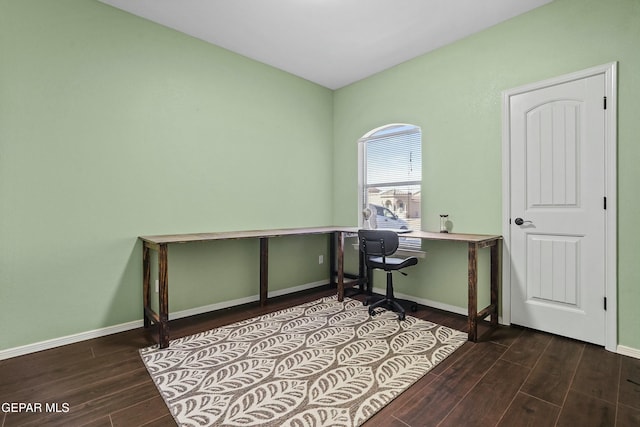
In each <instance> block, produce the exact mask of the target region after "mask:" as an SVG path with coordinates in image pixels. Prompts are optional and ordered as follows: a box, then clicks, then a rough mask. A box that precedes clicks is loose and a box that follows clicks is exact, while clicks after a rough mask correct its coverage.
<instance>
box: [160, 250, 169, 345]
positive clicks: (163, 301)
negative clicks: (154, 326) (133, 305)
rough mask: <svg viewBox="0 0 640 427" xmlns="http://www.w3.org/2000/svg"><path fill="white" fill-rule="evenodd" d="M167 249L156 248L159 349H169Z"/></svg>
mask: <svg viewBox="0 0 640 427" xmlns="http://www.w3.org/2000/svg"><path fill="white" fill-rule="evenodd" d="M167 258H168V247H167V244H166V243H165V244H161V245H159V247H158V279H159V280H158V288H159V289H158V290H159V292H160V293H159V295H158V311H159V313H158V315H159V321H158V342H159V344H160V348H167V347H169V275H168V266H169V263H168V259H167Z"/></svg>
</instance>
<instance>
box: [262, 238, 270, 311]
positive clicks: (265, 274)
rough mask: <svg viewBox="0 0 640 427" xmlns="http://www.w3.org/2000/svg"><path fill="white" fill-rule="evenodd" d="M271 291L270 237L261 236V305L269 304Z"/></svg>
mask: <svg viewBox="0 0 640 427" xmlns="http://www.w3.org/2000/svg"><path fill="white" fill-rule="evenodd" d="M268 292H269V238H268V237H261V238H260V307H264V306H265V305H266V304H267V298H268Z"/></svg>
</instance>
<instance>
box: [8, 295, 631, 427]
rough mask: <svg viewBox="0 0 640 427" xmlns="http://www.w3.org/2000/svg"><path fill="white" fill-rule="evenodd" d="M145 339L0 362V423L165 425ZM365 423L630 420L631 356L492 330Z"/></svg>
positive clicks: (250, 312)
mask: <svg viewBox="0 0 640 427" xmlns="http://www.w3.org/2000/svg"><path fill="white" fill-rule="evenodd" d="M334 293H335V290H330V289H327V288H322V289H318V290H313V291H308V292H305V293H301V294H296V295H290V296H286V297H280V298H277V299H272V300H270V301H269V304H268V307H265V308H260V307H259V305H258V304H250V305H246V306H242V307H236V308H232V309H226V310H222V311H220V312H215V313H208V314H205V315H200V316H194V317H192V318H188V319H180V320H177V321H173V322H171V325H170V330H171V336H172V337H173V338H176V337H179V336H185V335H190V334H193V333H196V332H199V331H203V330H208V329H211V328H214V327H217V326H221V325H224V324H228V323H232V322H236V321H239V320H242V319H246V318H249V317H253V316H256V315H259V314H263V313H266V312H269V311H274V310H278V309H281V308H284V307H288V306H291V305H295V304H299V303H302V302H305V301H310V300H312V299H315V298H319V297H321V296H324V295H331V294H334ZM411 314H412V315H415V316H416V317H420V318H423V319H426V320H431V321H433V322H436V323H440V324H443V325H446V326H450V327H453V328H456V329H459V330H463V331H466V327H467V326H466V318H465V317H463V316H458V315H455V314H450V313H446V312H442V311H439V310H433V309H429V308H426V307H420V309H419V310H418V312H417V313H411ZM153 343H154V338H153V337H152V336H151V335H150V333H149V332H147V331H144V330H143V329H136V330H132V331H128V332H123V333H119V334H115V335H111V336H107V337H102V338H97V339H93V340H88V341H83V342H80V343H76V344H71V345H67V346H64V347H59V348H55V349H51V350H46V351H42V352H39V353H34V354H29V355H25V356H20V357H16V358H12V359H8V360H3V361H0V405H3V406H2V411H0V426H2V427H9V426H85V425H86V426H142V425H144V426H174V425H175V423H174V421H173V418H172V417H171V415H170V414H169V411H168V409H167V407H166V406H165V404H164V402H163V400H162V398H161V397H160V395H159V393H158V391H157V389H156V387H155V385H154V384H153V382H152V381H151V378H150V377H149V375H148V374H147V371H146V369H145V367H144V365H143V364H142V361H141V359H140V356H139V354H138V349H140V348H142V347H146V346H149V345H151V344H153ZM10 403H32V404H38V403H39V404H41V405H42V412H32V413H27V412H22V413H15V412H11V407H10V406H7V404H10ZM46 404H49V405H50V407H49V409H50V410H51V409H52V406H51V405H52V404H58V406H57V408H58V411H59V412H47V411H46V409H47V408H46V406H45V405H46ZM67 408H68V411H67V410H66V409H67ZM32 409H35V410H37V407H35V406H32ZM365 426H367V427H371V426H375V427H377V426H397V427H401V426H456V427H459V426H464V427H466V426H483V427H485V426H505V427H514V426H535V427H542V426H571V427H576V426H580V427H587V426H619V427H622V426H640V360H637V359H633V358H629V357H625V356H621V355H618V354H614V353H610V352H607V351H605V350H604V349H603V348H601V347H597V346H594V345H591V344H585V343H582V342H578V341H574V340H570V339H566V338H561V337H557V336H553V335H549V334H545V333H541V332H536V331H531V330H526V329H518V328H509V327H500V328H499V329H497V330H494V331H491V332H490V333H489V334H487V335H486V338H484V339H483V340H481V342H478V343H470V342H467V343H465V344H464V345H463V346H462V347H461V348H460V349H459V350H457V351H456V352H455V353H454V354H453V355H452V356H450V357H449V358H447V359H446V360H445V361H443V362H442V363H441V364H440V365H438V366H437V367H436V368H435V369H434V370H432V371H431V372H430V373H428V374H427V375H425V376H424V377H423V378H422V379H420V380H419V381H418V382H417V383H416V384H414V385H413V386H412V387H410V388H409V389H408V390H407V391H406V392H404V393H403V394H402V395H400V396H399V397H398V398H396V399H395V400H394V401H393V402H391V404H389V405H388V406H386V407H385V408H384V409H383V410H381V411H380V412H379V413H378V414H376V415H375V416H374V417H373V418H371V419H370V420H369V421H368V422H367V423H366V424H365Z"/></svg>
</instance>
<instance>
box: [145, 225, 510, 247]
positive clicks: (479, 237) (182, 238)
mask: <svg viewBox="0 0 640 427" xmlns="http://www.w3.org/2000/svg"><path fill="white" fill-rule="evenodd" d="M336 231H341V232H344V233H357V232H358V227H307V228H282V229H275V230H251V231H222V232H212V233H188V234H165V235H157V236H140V239H141V240H142V241H144V242H148V243H152V244H157V245H159V244H168V243H188V242H206V241H210V240H229V239H247V238H260V237H278V236H295V235H305V234H327V233H333V232H336ZM400 236H401V237H413V238H418V239H423V240H445V241H457V242H467V243H487V242H491V241H493V240H498V239H501V238H502V236H498V235H490V234H460V233H435V232H431V231H411V232H410V233H403V234H401V235H400Z"/></svg>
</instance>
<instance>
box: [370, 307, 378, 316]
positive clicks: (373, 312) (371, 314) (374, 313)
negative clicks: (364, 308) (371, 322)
mask: <svg viewBox="0 0 640 427" xmlns="http://www.w3.org/2000/svg"><path fill="white" fill-rule="evenodd" d="M375 315H376V312H375V311H373V309H371V308H370V309H369V316H375Z"/></svg>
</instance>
